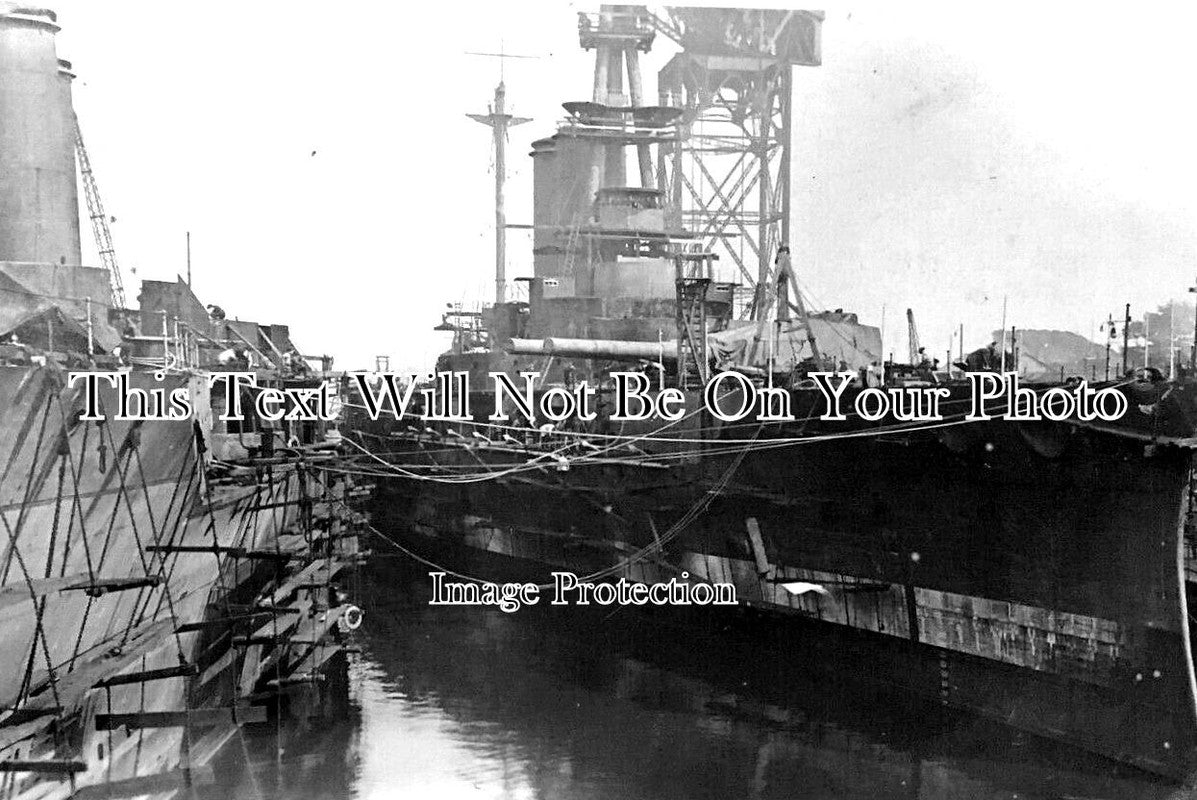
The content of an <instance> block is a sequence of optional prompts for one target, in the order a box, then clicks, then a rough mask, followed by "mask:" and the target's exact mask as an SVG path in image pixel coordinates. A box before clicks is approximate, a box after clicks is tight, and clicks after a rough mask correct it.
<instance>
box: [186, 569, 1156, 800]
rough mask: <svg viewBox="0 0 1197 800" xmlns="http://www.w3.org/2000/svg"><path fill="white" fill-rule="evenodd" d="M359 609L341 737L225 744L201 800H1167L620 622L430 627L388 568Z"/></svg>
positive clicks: (1012, 743) (422, 583)
mask: <svg viewBox="0 0 1197 800" xmlns="http://www.w3.org/2000/svg"><path fill="white" fill-rule="evenodd" d="M354 593H355V596H356V597H358V598H360V599H361V604H362V605H363V606H364V607H365V608H366V612H367V616H366V623H365V625H364V626H363V628H362V630H361V631H360V644H361V647H362V654H361V655H360V656H359V657H358V658H357V660H356V662H355V663H354V664H353V665H352V666H351V668H350V682H351V693H352V699H353V709H354V710H353V712H352V713H351V715H350V719H348V720H346V721H342V722H336V723H330V722H326V721H312V722H310V723H309V726H310V727H309V728H308V730H306V731H297V730H295V729H294V726H293V725H292V726H289V727H288V728H287V729H286V730H284V731H282V732H281V734H282V735H281V738H280V737H278V736H277V735H276V733H277V732H257V733H255V734H252V735H246V736H244V737H242V738H240V739H237V740H234V742H233V743H232V745H231V746H230V747H229V748H228V752H226V754H225V755H224V757H223V759H222V763H221V764H220V765H219V766H218V775H219V776H220V778H219V785H218V786H215V787H208V788H209V789H210V790H211V791H207V790H206V791H204V792H203V793H202V794H201V800H206V798H207V797H208V796H211V797H213V798H216V797H220V798H228V797H249V798H262V800H275V798H310V799H312V800H315V798H364V799H366V800H374V799H375V798H391V797H415V798H418V797H429V798H449V799H450V800H451V799H452V798H459V797H460V798H521V799H522V798H544V799H545V800H559V799H560V800H583V799H584V798H646V800H647V799H648V798H654V799H657V798H781V797H785V798H862V799H863V798H869V799H870V800H872V799H873V798H921V799H922V800H932V799H934V800H939V799H940V798H944V799H945V800H946V798H1004V799H1005V800H1009V799H1010V798H1048V797H1052V798H1055V797H1075V798H1132V797H1133V798H1142V797H1159V798H1163V797H1167V796H1169V795H1170V794H1172V792H1173V791H1174V787H1170V786H1168V785H1165V784H1162V783H1159V782H1156V781H1154V780H1153V779H1151V778H1150V777H1148V776H1144V775H1141V774H1139V773H1136V772H1133V771H1130V770H1123V769H1119V768H1117V767H1115V766H1114V765H1111V764H1109V763H1108V762H1105V761H1102V760H1100V759H1096V758H1092V757H1089V756H1086V755H1084V754H1081V753H1077V752H1075V751H1071V750H1068V749H1066V748H1057V747H1053V746H1051V745H1050V744H1047V743H1044V742H1041V741H1039V740H1034V739H1032V738H1031V737H1022V736H1020V735H1018V734H1017V733H1014V732H1011V731H1009V730H1006V729H1003V728H994V727H992V726H987V725H984V724H982V723H980V722H978V721H976V720H970V719H961V718H959V717H957V718H954V719H949V718H941V717H939V716H937V715H932V714H929V713H928V712H927V710H926V709H915V710H912V709H910V708H899V709H894V708H889V707H888V706H886V705H884V704H882V703H881V702H880V701H879V700H878V698H876V697H870V696H866V695H865V694H863V693H861V692H860V691H859V690H854V689H843V688H840V689H829V688H828V687H827V686H825V685H821V684H820V683H818V682H811V681H806V680H805V679H804V678H802V677H801V676H800V675H799V670H798V669H797V668H796V667H795V664H796V663H797V661H796V659H797V658H799V656H797V655H792V654H790V653H788V652H785V651H784V648H783V649H778V648H770V649H767V650H762V649H761V648H756V649H753V648H744V647H740V646H737V645H734V644H729V643H721V642H720V641H719V640H718V639H717V638H716V639H715V640H714V641H711V640H704V641H703V643H702V644H700V643H699V641H698V640H697V639H696V638H695V637H694V636H693V634H692V632H689V631H672V632H670V633H669V634H666V633H664V632H663V631H662V630H661V629H660V628H659V627H652V628H649V627H647V625H646V624H645V623H644V621H643V620H639V619H637V618H635V617H634V616H633V615H632V614H631V613H630V612H623V611H621V612H617V614H616V615H615V617H614V618H612V619H610V620H603V619H601V618H598V617H594V616H585V615H583V614H581V613H579V610H578V609H568V608H566V609H563V608H544V607H536V608H532V609H524V610H522V611H520V612H518V613H516V614H503V613H502V612H499V611H495V610H491V609H480V608H444V607H435V608H433V607H429V606H428V605H426V602H427V598H428V579H427V574H426V573H424V572H413V571H410V570H409V569H407V568H406V567H405V566H404V564H403V563H402V562H398V561H392V560H389V559H379V560H378V562H377V563H375V564H374V565H372V566H371V567H369V568H367V569H366V570H365V572H364V573H363V575H362V583H361V585H360V586H359V587H358V588H357V589H356V590H355V592H354ZM279 742H282V744H281V745H280V744H279ZM246 764H249V765H250V768H249V769H246V768H245V765H246Z"/></svg>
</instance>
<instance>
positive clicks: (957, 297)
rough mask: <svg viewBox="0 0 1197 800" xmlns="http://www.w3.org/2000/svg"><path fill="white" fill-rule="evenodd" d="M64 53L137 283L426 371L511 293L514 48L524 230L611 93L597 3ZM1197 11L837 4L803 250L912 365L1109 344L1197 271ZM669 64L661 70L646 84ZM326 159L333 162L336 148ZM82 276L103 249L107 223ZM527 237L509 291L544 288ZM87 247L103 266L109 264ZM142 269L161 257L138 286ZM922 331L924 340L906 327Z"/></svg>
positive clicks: (245, 27) (245, 13)
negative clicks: (997, 337)
mask: <svg viewBox="0 0 1197 800" xmlns="http://www.w3.org/2000/svg"><path fill="white" fill-rule="evenodd" d="M55 7H56V9H57V10H58V11H59V22H60V24H61V25H62V26H63V31H62V33H61V34H60V37H59V55H60V56H61V57H63V58H67V59H69V60H71V61H72V62H74V65H75V71H76V72H77V73H78V75H79V79H78V81H77V82H76V86H75V105H76V108H77V110H78V113H79V117H80V121H81V124H82V126H83V131H84V135H85V137H86V140H87V144H88V149H89V152H90V153H91V156H92V162H93V167H94V168H95V170H96V175H97V178H98V180H99V182H100V189H101V192H102V194H103V197H104V202H105V205H106V207H107V209H108V211H109V213H110V214H111V215H113V216H115V217H116V218H117V222H116V223H115V224H114V225H113V237H114V240H115V243H116V247H117V252H118V255H119V257H120V259H121V262H122V264H123V265H124V267H125V270H126V277H125V281H126V284H127V288H128V289H130V294H135V290H133V289H132V287H133V285H134V284H135V283H136V281H137V280H138V279H140V278H156V279H170V278H173V276H174V274H175V273H182V272H183V271H184V269H185V250H184V232H185V231H186V230H191V231H192V255H193V271H194V285H195V289H196V292H197V293H198V294H199V295H200V297H201V299H202V300H204V302H214V303H217V304H219V305H221V306H223V307H224V308H225V310H226V311H227V312H228V313H229V314H230V316H240V317H241V318H243V319H256V320H258V321H261V322H268V323H269V322H285V323H289V324H290V325H291V327H292V333H293V338H294V339H295V340H296V342H297V343H298V344H299V346H300V347H301V348H302V349H303V350H304V351H305V352H309V353H319V352H330V353H332V354H334V355H335V356H336V357H337V364H338V366H339V367H342V368H361V367H368V366H372V365H373V358H374V356H375V355H377V354H388V355H390V356H391V359H392V360H391V366H392V368H398V369H409V368H410V369H412V370H426V369H427V368H429V367H430V366H431V364H432V360H433V358H434V357H435V355H436V354H437V353H438V352H439V351H441V350H442V349H444V347H445V345H446V344H447V340H446V339H445V336H446V335H445V334H437V333H434V332H433V331H432V330H431V328H432V326H433V325H435V324H436V323H438V322H439V321H440V311H441V310H442V309H443V308H444V305H445V303H446V302H450V301H466V302H473V301H476V300H479V299H487V298H489V297H490V296H491V295H492V294H493V289H492V286H493V205H492V191H493V189H492V187H493V173H492V172H491V171H490V170H491V154H490V139H489V130H488V129H487V128H484V127H483V126H481V125H479V124H477V123H475V122H473V121H471V120H469V119H467V118H466V117H465V116H464V115H465V113H466V112H479V113H485V110H486V105H487V103H488V102H489V101H490V100H491V97H492V94H493V91H494V84H495V83H496V79H497V78H498V62H497V60H496V59H486V58H479V57H475V56H470V55H467V54H466V52H467V51H484V52H495V51H497V50H498V49H499V48H500V46H502V47H504V48H505V49H506V51H507V52H509V53H520V54H528V55H538V56H541V58H540V59H537V60H509V61H508V62H507V68H506V79H507V85H508V102H509V106H510V108H511V110H512V111H513V112H514V113H516V114H518V115H521V116H526V117H533V118H534V119H535V121H534V122H532V123H529V124H527V125H524V126H522V127H518V128H515V129H513V130H512V133H511V140H510V141H511V146H510V150H509V153H510V155H509V164H508V168H509V173H508V175H509V190H508V220H509V221H510V222H530V221H531V204H532V199H531V163H530V159H529V158H527V155H526V154H527V152H528V145H529V143H530V142H531V141H533V140H534V139H537V138H540V137H542V136H545V135H548V134H550V133H551V132H552V130H553V122H554V120H555V119H556V118H557V117H558V116H559V115H560V105H559V104H560V102H561V101H564V100H570V99H588V97H589V92H590V76H591V70H592V60H591V59H592V56H590V55H587V54H585V53H583V52H582V51H581V50H580V49H579V48H578V45H577V33H576V13H577V11H578V10H586V11H593V10H597V7H598V6H597V3H596V4H595V5H593V6H591V5H575V4H573V3H564V2H548V1H547V0H545V1H542V2H504V3H499V2H494V1H493V0H492V1H491V2H457V3H453V4H452V5H450V4H447V3H419V4H415V3H397V2H390V3H380V2H379V3H374V2H365V3H353V4H326V3H325V4H317V3H311V2H287V3H282V2H277V3H265V2H253V3H250V2H246V3H237V4H226V5H213V4H211V3H203V4H199V3H195V4H184V3H169V4H167V3H160V2H119V3H96V2H94V1H92V2H86V1H85V0H60V2H58V3H57V4H56V6H55ZM1195 22H1197V8H1185V7H1184V6H1181V5H1179V4H1178V5H1177V6H1175V7H1173V6H1166V5H1153V6H1147V7H1136V8H1134V9H1132V7H1131V6H1129V5H1119V6H1114V5H1109V6H1101V5H1096V4H1085V5H1082V4H1079V3H1077V4H1071V3H1070V4H1059V5H1058V6H1056V7H1055V8H1050V7H1049V8H1045V7H1043V4H1030V3H1026V4H1019V3H1004V4H1002V5H1001V6H997V5H992V6H986V7H982V6H979V5H977V4H967V3H952V4H942V5H938V4H937V5H928V4H922V5H918V6H914V7H908V8H902V9H898V8H895V7H894V6H893V4H874V5H867V6H864V7H859V6H854V7H852V8H849V7H846V6H844V7H838V6H837V7H833V8H831V9H830V10H829V11H828V14H827V20H826V22H825V24H824V29H823V56H824V63H823V66H821V67H817V68H801V69H799V70H797V73H796V81H795V84H796V106H795V116H794V122H795V129H796V133H795V139H794V148H795V162H794V178H793V203H794V212H795V217H794V222H793V227H794V231H795V236H794V241H793V248H794V252H795V264H796V266H797V268H798V270H799V279H800V280H801V281H802V283H803V285H804V286H805V287H807V288H808V290H809V291H810V292H811V293H812V294H813V295H814V296H815V297H816V298H817V299H818V300H819V301H820V303H821V304H822V305H826V306H828V307H844V308H845V309H849V310H854V311H857V312H859V313H860V314H861V317H862V319H863V320H864V321H866V322H870V323H872V324H878V323H879V322H880V317H881V309H882V305H883V304H885V306H886V308H887V310H886V317H887V332H886V333H887V343H886V347H887V349H891V350H895V351H896V352H897V353H898V354H899V355H901V354H903V353H904V349H905V334H904V319H903V314H904V312H905V309H906V307H907V306H911V307H913V308H914V309H915V314H916V317H917V319H918V322H919V327H920V332H921V334H922V338H923V343H924V344H925V345H926V346H927V347H928V349H929V350H931V351H933V352H934V351H938V352H942V351H943V350H944V349H945V348H946V347H947V346H948V338H949V335H950V332H951V331H952V330H953V329H954V327H955V325H956V324H957V323H958V322H964V324H965V339H966V345H967V346H970V347H972V346H979V345H981V344H984V343H985V341H986V340H987V338H988V331H991V330H993V329H995V328H997V327H999V325H1000V323H1001V305H1002V297H1003V296H1008V297H1009V307H1010V312H1009V324H1013V325H1018V326H1019V327H1039V328H1045V327H1056V328H1066V329H1070V330H1074V331H1076V332H1078V333H1081V334H1083V335H1095V334H1096V324H1097V323H1098V322H1099V321H1100V320H1101V319H1104V318H1105V316H1106V314H1107V313H1111V312H1112V313H1114V314H1115V315H1116V316H1118V315H1120V314H1121V310H1122V306H1123V304H1124V303H1126V302H1130V303H1131V304H1132V311H1133V313H1135V314H1136V315H1138V314H1141V313H1142V311H1143V310H1144V309H1145V308H1147V307H1149V306H1150V307H1152V308H1154V306H1155V305H1156V304H1158V303H1161V302H1164V301H1166V300H1167V298H1168V297H1182V296H1185V287H1186V286H1188V285H1190V284H1191V283H1192V281H1193V278H1194V275H1195V274H1197V253H1195V247H1194V243H1195V236H1194V234H1195V233H1197V231H1195V223H1194V220H1195V219H1197V216H1195V214H1197V155H1195V153H1194V148H1195V143H1197V135H1195V130H1194V120H1195V116H1194V113H1193V110H1192V105H1193V103H1194V93H1193V89H1192V81H1193V64H1192V56H1191V47H1192V45H1191V40H1192V32H1193V31H1194V30H1195V29H1197V25H1195V24H1194V23H1195ZM670 52H671V50H670V48H669V47H668V43H667V42H662V43H661V46H660V47H658V48H657V49H655V50H654V52H653V53H652V54H650V55H649V57H648V61H647V62H646V63H645V68H644V72H645V76H646V81H649V84H650V85H649V86H648V87H646V89H647V91H646V95H647V96H649V97H653V96H655V73H656V70H657V69H658V68H659V67H660V66H661V65H662V64H663V63H664V61H665V59H666V58H667V57H668V54H669V53H670ZM313 150H315V151H316V154H315V156H313V155H311V153H312V151H313ZM84 238H85V248H84V260H85V261H88V260H89V259H90V260H91V263H96V259H95V254H94V246H90V248H89V245H91V242H90V236H89V235H88V233H87V232H86V229H85V237H84ZM529 239H530V237H529V236H528V235H527V234H526V233H523V232H512V233H511V234H510V235H509V241H508V253H509V266H508V275H509V278H510V277H511V276H514V275H520V274H530V271H531V256H530V253H529V250H530V242H529ZM89 251H90V252H89ZM129 267H134V268H136V270H137V274H136V275H135V276H131V275H129V274H128V269H129ZM899 330H901V333H899Z"/></svg>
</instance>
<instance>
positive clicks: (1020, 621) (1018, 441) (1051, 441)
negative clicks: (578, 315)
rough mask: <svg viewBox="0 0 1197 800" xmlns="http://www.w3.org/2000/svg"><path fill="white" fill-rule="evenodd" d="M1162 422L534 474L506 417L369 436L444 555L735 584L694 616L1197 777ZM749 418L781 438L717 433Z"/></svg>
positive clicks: (971, 431)
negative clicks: (431, 432) (499, 421)
mask: <svg viewBox="0 0 1197 800" xmlns="http://www.w3.org/2000/svg"><path fill="white" fill-rule="evenodd" d="M1174 399H1175V398H1174ZM1177 402H1178V403H1179V402H1180V401H1179V400H1177ZM1176 408H1179V405H1178V406H1176ZM1153 414H1154V412H1153ZM1139 416H1143V419H1138V420H1136V417H1139ZM1156 416H1157V417H1158V415H1156ZM1149 417H1152V414H1147V412H1145V411H1143V410H1136V411H1134V412H1132V414H1131V415H1129V416H1128V420H1127V425H1126V426H1123V427H1120V428H1118V429H1101V428H1095V427H1090V426H1083V425H1076V424H1072V423H1050V424H1044V423H1015V422H1009V421H1003V420H998V419H995V420H993V421H989V422H976V423H972V424H969V425H958V426H926V427H925V428H924V429H923V430H919V429H910V430H904V431H900V432H897V433H890V434H880V435H864V436H859V435H849V436H826V435H820V431H818V430H809V429H808V430H807V431H806V432H805V435H806V439H805V441H800V439H801V438H802V437H798V438H797V439H786V438H785V437H786V436H787V432H786V430H785V428H784V427H782V426H772V428H768V427H763V426H759V425H758V426H748V427H745V426H740V427H737V428H729V427H726V426H725V427H724V429H723V430H722V431H721V432H720V433H716V434H709V433H708V434H706V436H708V437H710V438H709V439H707V440H704V443H703V444H701V445H687V446H680V445H674V446H673V449H674V450H675V451H677V452H675V453H673V457H657V458H654V457H652V455H651V452H650V451H651V450H652V445H651V444H650V443H648V442H645V441H643V440H641V441H640V442H639V443H638V445H637V446H638V447H641V448H643V449H644V452H646V455H645V457H643V458H639V459H638V458H635V457H631V458H623V459H599V458H595V459H587V458H579V459H578V460H577V461H576V462H574V463H573V464H571V466H570V468H569V469H568V470H566V471H562V470H560V469H559V468H557V467H555V466H554V462H552V461H543V462H541V466H539V467H536V468H533V469H528V464H529V457H530V455H531V456H534V455H535V452H536V451H535V450H529V451H526V452H519V451H518V448H515V447H512V446H510V445H507V446H505V447H498V446H494V447H491V446H488V445H487V444H484V443H482V442H483V441H487V442H489V441H491V440H492V438H493V439H496V440H497V439H498V436H497V435H496V432H495V431H493V430H487V429H486V428H479V430H483V431H485V432H486V434H488V438H487V439H486V440H478V439H475V440H473V441H467V439H466V438H452V437H440V438H438V439H436V440H435V442H434V441H433V440H432V439H431V438H430V437H429V436H428V435H427V434H423V433H421V434H414V433H410V432H408V433H395V432H391V433H390V434H389V435H388V434H385V433H384V430H385V428H378V427H375V428H373V431H374V432H373V434H370V433H368V432H366V429H368V428H369V426H366V425H363V426H362V427H363V432H362V441H363V442H367V443H369V444H371V445H372V447H373V449H375V450H376V452H379V453H387V454H388V455H387V459H388V460H389V461H391V462H392V464H395V465H400V469H402V470H403V474H394V473H392V475H391V477H389V478H387V479H386V480H384V481H382V482H381V484H380V490H379V494H378V500H379V505H378V507H379V513H380V514H384V515H386V517H387V519H388V520H389V522H390V531H392V532H393V535H395V536H397V537H399V540H400V542H401V544H403V545H404V546H405V547H407V548H409V549H410V550H411V551H412V552H414V553H416V554H418V555H420V556H422V557H425V558H428V559H429V560H430V561H433V562H434V563H437V564H439V565H441V566H445V567H447V568H449V569H454V568H455V565H456V564H457V559H458V558H459V557H463V556H466V555H467V554H470V555H476V554H477V553H478V552H480V551H481V552H484V553H486V554H487V555H488V556H489V557H493V558H494V559H497V561H498V562H499V563H501V564H502V565H503V566H504V567H505V568H513V569H515V571H516V573H517V574H519V575H521V576H522V577H524V578H526V579H529V580H535V581H541V582H550V581H551V578H550V577H549V576H550V572H551V571H552V570H567V571H570V572H573V573H575V574H577V575H579V576H583V577H584V576H586V575H591V574H595V573H600V574H602V575H603V576H604V577H605V578H607V579H612V580H613V579H618V578H625V579H627V580H629V581H639V582H644V583H655V582H661V581H669V580H670V579H683V577H684V578H685V579H689V580H691V581H703V582H706V581H709V582H718V583H731V584H734V586H735V587H736V592H737V597H738V600H739V606H738V608H737V609H735V610H733V611H729V610H727V609H718V608H714V607H705V608H692V609H690V616H691V617H692V620H693V623H692V624H695V625H726V626H727V630H729V631H736V630H744V629H745V626H746V623H745V622H744V621H745V620H748V619H753V620H757V621H762V620H768V621H773V622H776V623H777V624H780V625H783V626H786V629H787V630H792V631H794V632H795V633H794V636H793V638H792V640H791V639H790V638H789V637H788V636H787V637H785V638H781V639H777V638H773V639H771V640H770V641H771V642H772V643H773V647H774V648H780V651H781V652H779V653H777V654H776V655H777V656H779V657H787V658H793V659H794V660H795V662H803V663H807V664H810V663H822V664H824V665H828V666H830V665H834V671H836V672H837V673H838V674H839V675H840V676H841V677H844V676H851V678H852V679H855V680H864V681H868V682H876V683H879V684H884V685H887V686H889V687H892V688H894V689H897V690H901V691H904V692H913V693H915V694H917V695H920V696H923V697H925V698H927V699H928V700H929V701H931V702H934V703H938V704H942V705H945V706H949V707H955V708H960V709H966V710H969V711H972V712H977V713H979V714H982V715H984V716H986V717H989V718H993V719H996V720H999V721H1001V722H1003V723H1006V724H1009V725H1012V726H1014V727H1016V728H1020V729H1024V730H1026V731H1030V732H1032V733H1035V734H1039V735H1042V736H1045V737H1049V738H1051V739H1054V740H1058V741H1062V742H1066V743H1069V744H1072V745H1076V746H1078V747H1081V748H1084V749H1086V750H1089V751H1092V752H1096V753H1099V754H1102V755H1104V756H1108V757H1109V758H1112V759H1115V760H1117V761H1120V762H1123V763H1127V764H1132V765H1134V766H1136V767H1139V768H1142V769H1144V770H1148V771H1151V772H1155V773H1158V774H1162V775H1166V776H1169V777H1171V778H1174V779H1178V780H1189V779H1190V778H1191V777H1192V776H1193V774H1194V769H1195V768H1197V691H1195V689H1194V668H1193V659H1192V648H1191V644H1190V634H1189V630H1190V626H1189V619H1190V612H1189V602H1190V601H1189V599H1188V595H1187V587H1188V582H1187V577H1186V576H1187V575H1188V572H1189V568H1188V566H1187V565H1188V564H1189V561H1190V558H1191V556H1192V543H1191V541H1189V540H1188V539H1187V538H1186V531H1187V529H1188V522H1189V517H1190V515H1191V511H1192V509H1191V499H1190V495H1191V493H1192V488H1191V485H1192V470H1193V464H1192V450H1191V448H1190V444H1191V442H1189V441H1187V440H1185V439H1184V438H1183V437H1177V436H1159V435H1158V431H1159V429H1160V427H1161V426H1160V425H1159V424H1158V423H1157V424H1156V430H1157V435H1156V437H1155V439H1154V440H1153V439H1152V436H1151V434H1149V433H1143V432H1142V431H1143V430H1148V429H1150V426H1149V425H1147V426H1146V427H1144V425H1146V423H1147V421H1148V418H1149ZM707 422H709V420H707ZM1136 422H1138V423H1143V424H1144V425H1140V426H1139V428H1140V429H1139V430H1136V429H1135V427H1136ZM825 424H827V425H831V424H833V423H825ZM698 425H699V426H700V427H701V426H702V425H703V423H701V422H699V423H698ZM700 427H696V428H695V430H699V429H700ZM1182 427H1183V426H1182ZM706 430H710V428H709V427H707V428H706ZM750 430H754V431H756V433H755V434H754V435H756V436H759V437H760V438H759V443H767V442H769V441H770V439H773V440H774V441H775V442H776V444H777V446H763V447H752V448H745V447H726V446H721V445H720V441H721V440H722V441H741V442H743V441H746V440H745V439H744V438H739V437H743V436H745V435H747V433H746V432H747V431H750ZM770 430H771V431H772V432H770ZM841 432H842V431H841ZM860 432H861V431H858V432H857V433H860ZM863 432H864V433H868V432H867V431H863ZM678 435H679V438H682V439H684V438H685V434H678ZM695 435H696V436H699V437H701V436H702V434H695ZM595 441H600V442H602V441H603V440H602V439H601V438H600V439H595ZM624 441H633V442H634V441H637V440H636V439H635V438H634V437H628V438H627V439H625V440H624ZM690 441H693V442H697V441H700V439H699V438H695V439H691V440H690ZM546 446H547V445H546ZM657 455H658V456H659V455H660V454H659V453H658V454H657ZM620 461H622V463H618V462H620ZM612 462H616V463H612ZM487 473H489V474H490V475H491V476H492V477H493V479H491V480H473V481H463V480H461V479H460V477H458V478H451V479H449V480H443V479H438V478H437V476H442V477H443V476H463V475H466V474H473V475H477V476H483V475H486V474H487ZM417 475H418V476H419V479H415V478H414V477H413V476H417ZM438 559H443V560H438ZM505 572H506V570H500V571H499V572H498V573H497V574H503V573H505ZM481 577H484V578H487V579H492V580H494V579H496V578H493V577H492V576H490V575H483V576H481ZM787 584H788V585H789V587H790V588H787ZM795 587H797V589H796V590H795ZM649 610H650V613H651V612H652V611H653V610H652V609H649ZM675 610H676V609H669V611H670V612H673V611H675ZM748 627H753V626H748ZM828 642H830V644H829V643H828ZM762 657H774V656H773V655H762Z"/></svg>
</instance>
